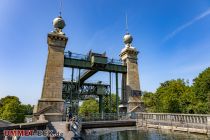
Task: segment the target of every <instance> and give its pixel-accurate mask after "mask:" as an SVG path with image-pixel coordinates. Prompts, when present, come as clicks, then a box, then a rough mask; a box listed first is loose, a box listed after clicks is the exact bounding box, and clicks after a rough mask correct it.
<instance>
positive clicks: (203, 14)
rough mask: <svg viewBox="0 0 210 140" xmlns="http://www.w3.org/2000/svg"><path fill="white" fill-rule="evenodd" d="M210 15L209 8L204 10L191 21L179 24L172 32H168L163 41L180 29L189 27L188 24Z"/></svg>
mask: <svg viewBox="0 0 210 140" xmlns="http://www.w3.org/2000/svg"><path fill="white" fill-rule="evenodd" d="M209 15H210V8H209V9H208V10H206V11H205V12H203V13H201V14H200V15H199V16H197V17H195V18H193V19H192V20H191V21H189V22H187V23H185V24H183V25H181V26H179V27H178V28H176V29H175V30H174V31H173V32H171V33H170V34H168V35H167V36H166V37H165V38H164V40H163V41H164V42H165V41H167V40H169V39H170V38H172V37H173V36H175V35H176V34H177V33H179V32H181V31H182V30H184V29H185V28H187V27H189V26H190V25H192V24H194V23H195V22H196V21H199V20H201V19H203V18H205V17H207V16H209Z"/></svg>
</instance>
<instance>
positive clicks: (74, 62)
mask: <svg viewBox="0 0 210 140" xmlns="http://www.w3.org/2000/svg"><path fill="white" fill-rule="evenodd" d="M64 67H71V68H80V69H90V70H97V71H107V72H118V73H126V72H127V67H126V66H123V65H116V64H106V65H105V67H104V68H103V67H98V68H95V67H92V66H91V61H87V60H78V59H73V58H64Z"/></svg>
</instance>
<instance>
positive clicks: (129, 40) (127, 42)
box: [123, 33, 133, 47]
mask: <svg viewBox="0 0 210 140" xmlns="http://www.w3.org/2000/svg"><path fill="white" fill-rule="evenodd" d="M123 41H124V43H125V45H128V46H129V47H130V45H131V43H132V41H133V37H132V36H131V35H130V34H129V33H126V34H125V35H124V37H123Z"/></svg>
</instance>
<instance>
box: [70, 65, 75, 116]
mask: <svg viewBox="0 0 210 140" xmlns="http://www.w3.org/2000/svg"><path fill="white" fill-rule="evenodd" d="M73 82H74V68H72V71H71V96H70V97H71V99H70V105H71V112H72V111H73V102H72V94H73V85H74V84H73Z"/></svg>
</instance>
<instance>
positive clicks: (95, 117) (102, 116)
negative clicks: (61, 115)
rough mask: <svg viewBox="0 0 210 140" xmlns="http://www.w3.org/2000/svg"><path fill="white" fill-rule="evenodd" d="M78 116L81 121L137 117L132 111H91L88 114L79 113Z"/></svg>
mask: <svg viewBox="0 0 210 140" xmlns="http://www.w3.org/2000/svg"><path fill="white" fill-rule="evenodd" d="M78 118H79V119H80V121H81V122H87V121H111V120H129V119H135V118H134V117H132V114H131V113H119V114H116V113H89V114H86V115H79V116H78Z"/></svg>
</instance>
